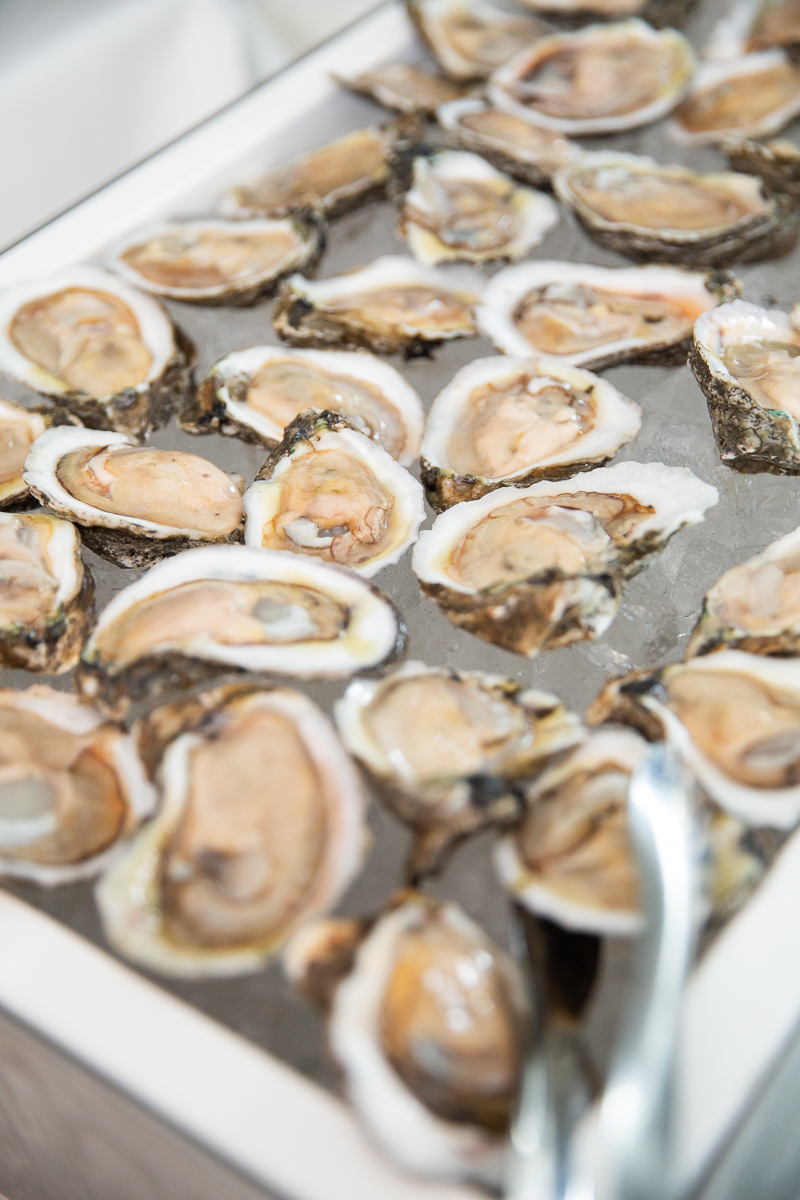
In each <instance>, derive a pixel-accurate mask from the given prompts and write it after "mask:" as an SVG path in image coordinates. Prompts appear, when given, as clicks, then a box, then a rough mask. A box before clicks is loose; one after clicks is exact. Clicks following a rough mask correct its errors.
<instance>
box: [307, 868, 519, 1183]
mask: <svg viewBox="0 0 800 1200" xmlns="http://www.w3.org/2000/svg"><path fill="white" fill-rule="evenodd" d="M285 961H286V966H287V971H288V973H289V976H290V978H291V979H293V981H294V982H295V983H296V985H297V986H298V988H299V989H300V990H301V991H303V992H304V994H306V995H308V996H310V997H313V998H314V999H315V1000H317V1001H318V1002H321V1003H322V1004H323V1005H325V1007H326V1008H328V1009H329V1011H330V1022H329V1039H330V1047H331V1050H332V1052H333V1055H334V1057H335V1058H336V1060H337V1062H338V1063H339V1065H340V1066H341V1067H342V1069H343V1071H344V1074H345V1079H346V1083H347V1092H348V1096H349V1098H350V1101H351V1103H352V1104H353V1106H354V1107H355V1109H356V1111H357V1112H358V1114H359V1116H360V1117H361V1119H362V1120H363V1121H364V1123H365V1125H366V1126H367V1129H368V1130H369V1131H370V1133H371V1134H372V1135H373V1137H375V1139H376V1140H377V1141H378V1142H379V1143H380V1144H381V1145H382V1146H383V1147H384V1148H385V1149H386V1151H387V1152H388V1153H389V1154H390V1155H391V1156H392V1157H393V1158H394V1159H396V1160H397V1161H398V1162H399V1163H401V1164H402V1165H403V1166H404V1167H407V1168H409V1169H410V1170H412V1171H416V1172H420V1173H422V1174H425V1175H432V1176H436V1177H440V1178H445V1179H456V1180H457V1179H464V1180H475V1181H477V1182H480V1183H483V1184H486V1185H487V1186H490V1187H492V1188H495V1187H499V1185H500V1182H501V1179H502V1170H503V1156H504V1152H505V1143H506V1138H505V1133H506V1129H507V1126H508V1122H509V1119H510V1116H511V1112H512V1110H513V1106H514V1103H515V1101H516V1096H517V1091H518V1088H519V1082H520V1073H521V1067H522V1054H523V1048H524V1044H525V1026H526V1024H527V1022H528V1021H529V1019H530V1014H529V1012H528V1009H527V1004H526V999H525V992H524V989H523V986H522V981H521V979H520V977H519V973H518V969H517V967H516V965H515V964H514V963H513V961H512V960H511V959H510V958H509V957H508V956H507V955H506V954H505V953H504V952H503V951H502V950H500V949H499V948H498V947H497V946H495V945H494V944H493V943H492V942H491V941H490V940H489V938H488V937H487V936H486V935H485V934H484V933H483V931H482V930H481V929H480V928H479V927H478V926H477V925H475V924H474V922H472V921H471V920H470V919H469V918H468V917H467V916H466V915H465V914H464V913H463V912H462V911H461V909H460V908H458V907H457V906H456V905H454V904H439V903H437V902H436V901H435V900H432V899H431V898H430V897H428V896H425V895H423V894H422V893H420V892H413V891H406V892H400V893H398V894H397V895H396V896H395V897H394V899H393V900H392V902H391V903H390V905H389V908H388V911H386V912H384V914H383V915H382V916H380V917H379V918H378V920H377V921H375V922H374V923H372V924H371V925H367V923H365V922H355V921H323V922H319V923H318V924H317V925H311V926H309V927H307V928H306V929H304V930H301V931H300V932H299V933H298V934H297V935H296V937H295V938H294V940H293V941H292V942H291V943H290V944H289V946H288V948H287V953H286V959H285Z"/></svg>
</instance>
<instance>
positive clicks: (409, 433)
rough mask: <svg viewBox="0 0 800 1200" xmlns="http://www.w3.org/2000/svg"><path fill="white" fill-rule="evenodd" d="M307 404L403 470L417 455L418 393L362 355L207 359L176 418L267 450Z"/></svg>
mask: <svg viewBox="0 0 800 1200" xmlns="http://www.w3.org/2000/svg"><path fill="white" fill-rule="evenodd" d="M309 409H313V410H314V411H316V412H325V411H328V412H336V413H340V414H341V415H342V416H343V417H346V418H347V420H348V421H349V422H350V424H351V425H353V426H354V427H355V428H356V429H359V430H360V431H361V432H362V433H363V434H365V435H366V436H367V437H369V438H371V439H372V441H373V442H375V444H376V445H378V446H381V447H382V448H383V449H384V450H385V451H386V452H387V454H391V456H392V458H396V459H397V461H398V462H400V463H402V464H403V466H405V467H407V466H409V465H410V464H411V463H412V462H413V461H414V460H415V459H416V457H417V455H418V453H419V444H420V439H421V437H422V424H423V421H424V415H423V411H422V404H421V402H420V399H419V396H418V395H417V393H416V392H415V391H414V389H413V388H412V387H411V385H410V384H409V383H407V382H406V380H405V379H404V378H403V376H402V375H401V374H400V372H399V371H396V370H395V368H394V367H390V366H389V364H388V363H384V362H381V360H380V359H379V358H374V357H373V355H371V354H365V353H360V354H350V353H348V352H346V351H341V350H288V349H285V348H282V347H280V346H251V347H249V348H248V349H247V350H235V351H234V352H233V354H228V355H226V357H225V358H222V359H220V361H219V362H218V363H215V364H214V366H213V367H212V368H211V370H210V371H209V373H208V375H207V376H206V378H205V379H204V380H203V382H202V383H201V385H200V387H199V389H198V391H197V396H196V397H193V398H192V399H190V400H189V401H188V402H187V404H186V405H185V406H184V409H183V412H182V414H181V417H180V423H181V426H182V427H183V428H184V429H185V430H187V431H188V432H189V433H209V432H211V431H214V432H219V433H224V434H227V435H229V436H233V437H240V438H243V439H244V441H246V442H256V443H259V444H261V445H264V446H268V447H270V449H274V448H275V447H276V446H278V445H279V444H280V442H281V441H282V440H283V437H284V433H285V431H286V428H287V426H289V425H291V423H292V421H294V420H295V418H296V417H298V416H300V414H301V413H304V412H308V411H309Z"/></svg>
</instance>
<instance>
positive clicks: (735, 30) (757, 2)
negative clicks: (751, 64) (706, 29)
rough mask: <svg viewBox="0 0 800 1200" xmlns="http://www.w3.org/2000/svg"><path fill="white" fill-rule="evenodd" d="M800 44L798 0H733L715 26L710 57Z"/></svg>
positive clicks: (705, 53) (724, 57) (708, 56)
mask: <svg viewBox="0 0 800 1200" xmlns="http://www.w3.org/2000/svg"><path fill="white" fill-rule="evenodd" d="M797 46H800V3H798V0H734V3H733V4H731V5H730V6H729V7H728V9H727V11H726V13H725V16H724V17H722V18H721V19H720V20H719V21H718V22H717V24H716V26H715V27H714V29H713V30H712V33H711V37H710V38H709V41H708V45H707V46H706V48H705V51H704V57H705V58H708V59H732V58H740V57H741V56H742V55H745V54H752V53H753V52H755V51H759V50H774V49H775V48H776V47H783V48H785V49H787V50H794V49H795V48H796V47H797Z"/></svg>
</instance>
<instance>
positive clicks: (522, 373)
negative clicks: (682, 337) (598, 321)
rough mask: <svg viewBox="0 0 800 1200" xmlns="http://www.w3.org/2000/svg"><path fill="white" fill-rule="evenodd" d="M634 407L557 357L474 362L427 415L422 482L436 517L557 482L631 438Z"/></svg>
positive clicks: (636, 422)
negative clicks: (503, 492) (505, 490)
mask: <svg viewBox="0 0 800 1200" xmlns="http://www.w3.org/2000/svg"><path fill="white" fill-rule="evenodd" d="M641 423H642V410H641V409H640V408H639V405H638V404H634V403H633V401H632V400H628V399H627V398H626V397H625V396H623V395H622V393H621V392H618V391H617V389H616V388H615V387H614V386H613V385H612V384H610V383H609V382H608V381H607V380H605V379H600V378H599V376H597V375H592V374H591V372H590V371H582V370H581V369H580V368H579V367H570V366H566V365H563V364H562V363H561V362H559V361H558V360H557V359H554V358H546V357H544V356H542V357H538V358H532V357H531V358H510V357H506V356H505V355H503V356H502V357H500V356H495V357H494V358H479V359H476V360H475V361H474V362H471V363H469V364H468V365H467V366H466V367H462V368H461V370H460V371H458V372H457V373H456V375H455V377H454V378H453V379H452V380H451V382H450V383H449V384H448V385H447V387H445V388H443V390H442V391H441V392H440V393H439V395H438V396H437V397H436V399H435V400H434V402H433V406H432V408H431V410H430V412H429V414H428V421H427V425H426V428H425V437H424V439H423V442H422V482H423V483H424V484H425V487H426V489H427V491H428V498H429V500H430V503H431V504H432V506H433V507H434V508H435V509H436V511H437V512H441V511H442V510H443V509H445V508H449V507H450V505H451V504H456V503H458V502H459V501H461V500H475V499H477V498H478V497H480V496H485V495H486V493H487V492H491V491H494V490H495V489H496V488H501V487H506V486H508V485H513V486H514V487H519V488H522V487H526V486H528V485H529V484H531V483H534V482H536V481H537V480H540V479H565V478H568V477H569V476H570V475H575V474H576V473H577V472H578V471H582V470H585V469H587V468H588V467H591V466H600V465H601V464H602V463H604V462H607V461H608V460H609V459H610V458H613V456H614V455H615V454H616V453H617V451H618V450H619V449H621V447H622V446H624V445H625V444H626V443H627V442H630V441H632V439H633V438H635V437H636V435H637V434H638V432H639V429H640V428H641Z"/></svg>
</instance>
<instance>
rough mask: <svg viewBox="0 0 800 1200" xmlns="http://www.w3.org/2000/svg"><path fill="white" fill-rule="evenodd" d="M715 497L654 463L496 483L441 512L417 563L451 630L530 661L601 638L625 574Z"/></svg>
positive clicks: (682, 471)
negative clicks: (513, 484) (516, 484)
mask: <svg viewBox="0 0 800 1200" xmlns="http://www.w3.org/2000/svg"><path fill="white" fill-rule="evenodd" d="M717 499H718V493H717V490H716V488H713V487H709V485H708V484H707V483H703V482H702V481H701V480H699V479H697V478H696V476H694V475H693V474H692V472H691V471H689V470H688V469H687V468H685V467H667V466H664V464H663V463H653V462H650V463H637V462H624V463H616V464H615V465H614V466H612V467H599V468H598V469H597V470H595V471H587V472H586V473H585V474H581V475H574V476H573V477H572V479H568V480H564V481H563V482H559V483H535V484H533V486H532V487H528V488H500V489H499V490H498V491H496V492H490V493H489V495H487V496H483V497H482V498H481V499H480V500H469V501H466V502H465V503H463V504H456V505H454V507H453V508H450V509H448V510H447V512H444V513H442V514H441V516H439V517H437V519H436V520H435V521H434V524H433V528H432V529H429V530H426V531H424V532H423V533H421V534H420V537H419V541H418V542H417V544H416V546H415V548H414V557H413V567H414V570H415V572H416V574H417V576H418V578H419V581H420V587H421V589H422V591H423V593H424V594H425V595H427V596H430V597H431V598H432V599H433V600H435V601H436V603H437V604H438V605H439V607H440V608H441V610H442V612H443V613H444V615H445V616H446V617H447V618H448V620H450V621H452V622H453V624H454V625H458V626H460V627H462V628H464V629H467V630H469V631H470V632H471V633H474V634H476V635H477V636H478V637H480V638H483V639H484V640H485V641H489V642H494V643H495V644H496V645H498V646H502V647H504V648H505V649H507V650H515V651H516V652H517V653H518V654H526V655H528V656H529V657H533V656H535V655H536V654H538V653H539V651H540V650H552V649H556V648H558V647H559V646H566V645H569V644H570V643H571V642H575V641H582V640H584V639H586V638H595V637H599V636H600V635H601V634H602V633H604V632H605V630H606V629H607V628H608V627H609V625H610V624H611V622H612V621H613V619H614V617H615V616H616V612H617V606H618V598H619V591H620V585H621V582H622V581H623V579H624V578H626V577H628V576H630V575H632V574H634V573H635V572H636V571H637V570H639V569H640V568H641V567H642V566H644V565H645V564H646V559H647V556H648V555H650V554H651V553H653V552H654V551H655V550H658V549H659V548H660V547H662V546H663V545H664V544H665V543H666V542H667V540H668V539H669V538H670V537H671V536H672V534H673V533H675V532H677V531H678V530H679V529H682V528H684V527H685V526H687V525H695V524H697V523H698V522H700V521H702V520H703V519H704V513H705V511H706V509H707V508H710V507H711V506H712V505H713V504H716V502H717Z"/></svg>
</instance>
